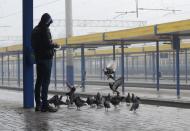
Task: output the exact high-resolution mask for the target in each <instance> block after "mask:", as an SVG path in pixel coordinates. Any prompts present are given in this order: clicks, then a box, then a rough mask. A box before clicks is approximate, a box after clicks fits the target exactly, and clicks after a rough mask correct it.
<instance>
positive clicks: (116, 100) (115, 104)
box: [110, 95, 121, 108]
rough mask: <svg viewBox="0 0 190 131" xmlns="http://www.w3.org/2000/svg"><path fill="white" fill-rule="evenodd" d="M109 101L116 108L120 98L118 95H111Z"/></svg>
mask: <svg viewBox="0 0 190 131" xmlns="http://www.w3.org/2000/svg"><path fill="white" fill-rule="evenodd" d="M110 102H111V104H112V105H113V106H114V107H115V108H116V107H117V105H119V103H120V102H121V100H120V97H119V96H118V95H117V96H114V97H112V98H111V100H110Z"/></svg>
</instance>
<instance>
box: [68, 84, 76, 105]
mask: <svg viewBox="0 0 190 131" xmlns="http://www.w3.org/2000/svg"><path fill="white" fill-rule="evenodd" d="M66 84H67V87H68V88H69V89H70V91H69V92H67V93H66V96H68V97H69V101H70V104H71V105H72V104H73V100H74V97H75V94H74V93H75V91H76V88H75V86H72V85H70V84H69V83H68V82H66Z"/></svg>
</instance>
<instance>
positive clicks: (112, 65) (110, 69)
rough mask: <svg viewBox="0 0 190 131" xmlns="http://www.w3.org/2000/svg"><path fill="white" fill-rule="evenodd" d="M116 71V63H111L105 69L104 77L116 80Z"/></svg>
mask: <svg viewBox="0 0 190 131" xmlns="http://www.w3.org/2000/svg"><path fill="white" fill-rule="evenodd" d="M115 70H116V63H115V61H112V62H110V63H109V64H108V65H107V66H106V68H105V69H103V71H104V75H106V76H107V79H110V78H111V79H113V80H114V73H115Z"/></svg>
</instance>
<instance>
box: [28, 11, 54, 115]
mask: <svg viewBox="0 0 190 131" xmlns="http://www.w3.org/2000/svg"><path fill="white" fill-rule="evenodd" d="M51 23H53V20H52V18H51V16H50V15H49V14H48V13H45V14H43V15H42V17H41V20H40V22H39V24H38V25H37V26H36V27H35V28H34V29H33V31H32V36H31V40H32V48H33V50H34V55H35V59H36V72H37V79H36V84H35V102H36V107H35V111H41V112H46V111H49V112H56V111H57V110H56V109H55V108H53V107H51V106H49V104H48V100H47V99H48V87H49V84H50V77H51V67H52V59H53V56H54V51H55V50H54V49H55V48H57V47H58V45H57V44H54V43H53V42H52V37H51V32H50V29H49V26H50V24H51Z"/></svg>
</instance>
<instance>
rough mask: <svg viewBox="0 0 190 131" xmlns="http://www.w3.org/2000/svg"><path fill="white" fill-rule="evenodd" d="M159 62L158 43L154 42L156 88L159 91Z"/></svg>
mask: <svg viewBox="0 0 190 131" xmlns="http://www.w3.org/2000/svg"><path fill="white" fill-rule="evenodd" d="M159 68H160V62H159V41H157V42H156V88H157V91H159V90H160V69H159Z"/></svg>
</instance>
